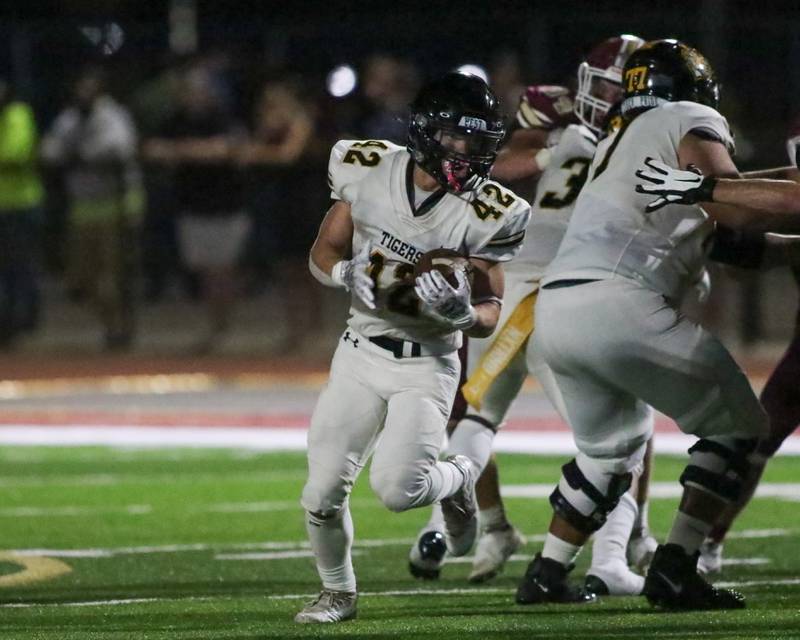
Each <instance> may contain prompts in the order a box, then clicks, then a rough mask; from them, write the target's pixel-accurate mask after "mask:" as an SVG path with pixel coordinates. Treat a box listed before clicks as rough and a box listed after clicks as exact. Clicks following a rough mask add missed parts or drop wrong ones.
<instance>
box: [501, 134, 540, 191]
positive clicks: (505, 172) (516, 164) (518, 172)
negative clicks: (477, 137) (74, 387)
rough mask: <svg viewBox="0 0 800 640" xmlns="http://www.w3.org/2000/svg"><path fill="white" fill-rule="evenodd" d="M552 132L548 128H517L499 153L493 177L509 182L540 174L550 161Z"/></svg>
mask: <svg viewBox="0 0 800 640" xmlns="http://www.w3.org/2000/svg"><path fill="white" fill-rule="evenodd" d="M549 140H552V132H551V131H548V130H547V129H538V128H537V129H517V130H516V131H514V133H512V134H511V139H510V140H509V141H508V144H507V145H506V146H505V147H503V148H502V149H501V150H500V153H498V154H497V159H496V160H495V162H494V165H493V166H492V177H493V178H494V179H496V180H501V181H503V182H509V181H514V180H522V179H524V178H533V177H536V176H538V175H540V174H541V173H542V172H543V171H544V170H545V169H546V168H547V165H548V164H549V162H550V146H551V145H550V143H549V142H548V141H549Z"/></svg>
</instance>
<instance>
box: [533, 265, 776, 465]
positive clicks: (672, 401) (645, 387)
mask: <svg viewBox="0 0 800 640" xmlns="http://www.w3.org/2000/svg"><path fill="white" fill-rule="evenodd" d="M536 323H537V327H536V330H535V331H534V342H535V348H536V350H537V351H538V352H540V353H541V354H542V356H543V357H544V359H545V360H546V362H547V364H548V365H549V366H550V368H551V369H552V371H553V375H554V376H555V381H556V384H557V386H558V389H559V390H560V393H561V396H562V399H563V402H564V405H565V410H566V412H567V417H568V422H569V423H570V425H571V426H572V429H573V431H574V434H575V441H576V444H577V446H578V449H579V450H580V451H581V452H582V453H584V454H585V455H587V456H588V457H590V458H592V459H594V460H596V461H604V462H605V465H604V466H606V468H607V469H609V471H612V472H615V473H620V472H623V471H627V470H630V469H629V468H628V467H629V465H630V464H631V463H633V460H631V458H630V457H631V456H632V454H634V452H638V451H639V450H640V449H641V448H643V447H644V444H645V442H646V441H647V440H648V439H649V438H650V436H651V435H652V420H651V416H650V409H649V408H648V405H650V406H652V407H654V408H655V409H657V410H659V411H661V412H662V413H665V414H666V415H668V416H670V417H671V418H673V419H674V420H675V421H676V422H677V423H678V425H679V427H680V428H681V430H682V431H684V432H686V433H691V434H694V435H696V436H698V437H702V438H715V439H720V438H726V437H736V438H756V437H759V436H762V435H764V434H765V433H766V431H767V417H766V414H765V413H764V411H763V409H762V408H761V405H760V404H759V402H758V399H757V398H756V396H755V394H754V393H753V390H752V389H751V387H750V383H749V382H748V380H747V377H746V376H745V375H744V373H742V371H741V370H740V369H739V367H738V365H737V364H736V362H735V361H734V360H733V358H732V357H731V356H730V354H729V353H728V352H727V350H726V349H725V347H723V346H722V344H721V343H720V342H719V341H718V340H717V339H716V338H714V336H712V335H711V334H710V333H708V332H707V331H705V330H704V329H703V328H702V327H701V326H699V325H697V324H695V323H694V322H692V321H690V320H689V319H687V318H686V317H684V316H683V315H681V313H680V312H679V311H678V310H677V309H675V308H674V307H672V306H671V305H670V304H669V303H668V302H667V301H666V300H665V298H664V297H663V296H662V295H660V294H659V293H657V292H655V291H651V290H649V289H646V288H644V287H642V286H640V285H639V284H637V283H636V282H634V281H631V280H627V279H622V278H620V279H612V280H599V281H596V282H589V283H584V284H579V285H575V286H572V287H563V288H557V289H543V290H542V291H541V292H540V293H539V299H538V303H537V306H536Z"/></svg>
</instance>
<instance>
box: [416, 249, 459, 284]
mask: <svg viewBox="0 0 800 640" xmlns="http://www.w3.org/2000/svg"><path fill="white" fill-rule="evenodd" d="M434 269H435V270H436V271H438V272H439V273H441V274H442V275H443V276H444V278H445V280H447V282H449V283H450V286H453V287H457V286H458V281H457V280H456V277H455V271H456V269H464V270H465V271H466V274H467V280H468V281H469V283H470V285H471V284H472V275H473V274H472V263H470V261H469V259H468V258H467V257H466V256H465V255H464V254H462V253H459V252H458V251H456V250H455V249H445V248H441V249H433V250H432V251H428V252H426V253H423V254H422V255H421V256H420V257H419V261H418V262H417V264H416V265H415V266H414V277H415V278H416V277H417V276H420V275H422V274H423V273H427V272H428V271H431V270H434Z"/></svg>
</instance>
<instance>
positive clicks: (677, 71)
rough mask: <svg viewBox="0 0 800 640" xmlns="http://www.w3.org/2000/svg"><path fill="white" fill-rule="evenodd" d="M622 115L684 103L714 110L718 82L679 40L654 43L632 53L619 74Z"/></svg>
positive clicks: (703, 61)
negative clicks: (620, 74)
mask: <svg viewBox="0 0 800 640" xmlns="http://www.w3.org/2000/svg"><path fill="white" fill-rule="evenodd" d="M622 90H623V99H622V113H623V115H626V116H627V115H630V114H631V112H636V111H641V110H644V109H651V108H653V107H657V106H658V105H660V104H662V103H664V102H679V101H682V100H687V101H689V102H698V103H700V104H704V105H706V106H709V107H712V108H713V109H716V108H717V107H718V106H719V82H718V81H717V78H716V75H715V74H714V70H713V69H712V68H711V65H710V64H709V63H708V60H706V58H705V57H704V56H703V54H701V53H700V52H699V51H697V49H693V48H692V47H690V46H688V45H686V44H684V43H682V42H680V41H678V40H653V41H652V42H648V43H646V44H645V45H643V46H642V47H641V48H639V49H637V50H636V51H634V52H633V53H632V54H631V55H630V57H629V58H628V60H627V62H626V63H625V68H624V69H623V71H622Z"/></svg>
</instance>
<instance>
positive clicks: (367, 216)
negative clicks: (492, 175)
mask: <svg viewBox="0 0 800 640" xmlns="http://www.w3.org/2000/svg"><path fill="white" fill-rule="evenodd" d="M413 166H414V165H413V162H412V161H411V155H410V154H409V153H408V151H407V150H406V149H405V147H401V146H398V145H396V144H393V143H391V142H388V141H386V140H363V141H355V140H341V141H339V142H337V143H336V145H335V146H334V147H333V150H332V151H331V156H330V163H329V165H328V178H329V182H330V186H331V197H332V198H334V199H337V200H343V201H344V202H348V203H349V204H350V211H351V214H352V217H353V225H354V231H353V246H352V251H353V255H355V254H357V253H358V252H359V251H360V250H361V248H362V246H363V245H364V243H365V242H367V241H370V242H371V243H372V253H371V261H372V266H371V275H372V278H373V280H374V281H375V283H376V290H375V293H376V305H377V308H376V309H375V310H374V311H372V310H370V309H368V308H367V307H366V306H364V304H363V303H362V302H361V301H360V300H359V299H358V298H357V297H356V296H353V297H352V299H351V306H350V320H349V321H348V324H349V325H350V326H351V327H352V328H353V329H355V330H356V331H358V332H359V333H360V334H362V335H364V336H368V337H375V336H389V337H392V338H397V339H402V340H412V341H414V342H420V343H423V344H427V345H435V346H438V347H445V348H449V347H452V348H453V349H457V348H458V347H459V346H460V344H461V332H460V331H451V330H449V329H447V328H444V327H442V326H441V325H440V324H438V323H435V322H433V321H432V320H431V319H430V318H427V317H425V316H423V315H421V314H420V311H419V301H418V299H417V297H416V294H415V293H414V285H413V278H412V277H411V276H412V274H413V270H414V264H416V262H417V261H418V260H419V257H420V256H421V255H422V254H423V253H426V252H428V251H430V250H432V249H439V248H442V247H444V248H447V249H455V250H456V251H458V252H460V253H462V254H464V255H467V256H470V257H473V258H483V259H486V260H491V261H495V262H507V261H508V260H511V258H512V257H514V255H515V254H516V253H517V252H518V251H519V248H520V246H521V244H522V240H523V238H524V237H525V229H526V227H527V225H528V220H529V217H530V205H529V204H528V203H527V202H526V201H525V200H523V199H522V198H519V197H518V196H516V195H515V194H513V193H512V192H511V191H509V190H508V189H506V188H505V187H501V186H500V185H499V184H497V183H496V182H493V181H491V180H485V181H484V182H482V183H481V184H479V186H478V187H477V188H476V189H475V190H474V191H470V192H467V193H463V194H458V195H456V194H453V193H449V192H444V191H440V192H437V194H438V195H436V196H433V197H432V198H431V199H429V202H426V203H423V205H422V207H421V210H420V211H421V213H420V212H419V211H418V212H417V215H415V210H414V207H413V204H412V203H413V200H414V186H413V179H412V173H413Z"/></svg>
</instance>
